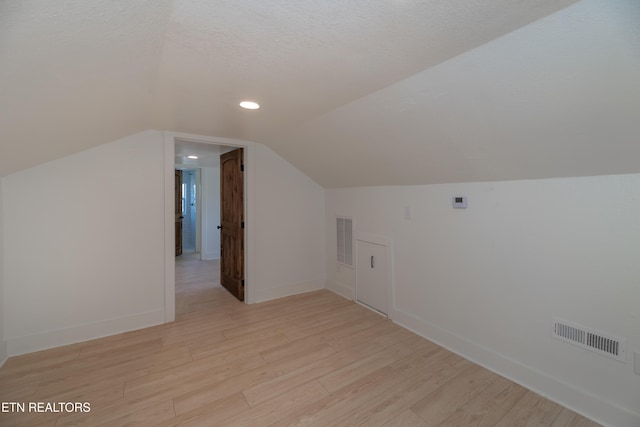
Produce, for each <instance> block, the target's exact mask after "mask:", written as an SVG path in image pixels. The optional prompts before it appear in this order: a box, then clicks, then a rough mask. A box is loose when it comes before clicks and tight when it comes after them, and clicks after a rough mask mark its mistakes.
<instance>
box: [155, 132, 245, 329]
mask: <svg viewBox="0 0 640 427" xmlns="http://www.w3.org/2000/svg"><path fill="white" fill-rule="evenodd" d="M176 141H186V142H198V143H203V144H212V145H225V146H230V147H239V148H244V165H245V168H244V222H245V233H244V250H245V252H244V254H245V263H244V280H245V288H244V292H245V301H244V302H245V304H251V303H253V302H254V293H253V277H254V274H253V273H254V271H255V259H256V257H255V251H256V247H255V239H254V235H255V233H254V232H253V231H252V230H253V229H252V228H251V227H252V225H253V219H254V218H255V214H254V211H255V209H254V206H255V202H254V201H255V188H256V187H255V166H254V163H255V143H254V142H252V141H245V140H241V139H231V138H215V137H209V136H202V135H194V134H188V133H181V132H169V131H165V132H164V228H165V233H164V256H165V259H164V321H165V323H169V322H173V321H174V320H175V318H176V282H175V280H176V278H175V268H176V264H175V230H174V221H175V215H174V212H173V210H174V206H173V185H174V182H173V181H174V172H173V170H174V169H175V143H176Z"/></svg>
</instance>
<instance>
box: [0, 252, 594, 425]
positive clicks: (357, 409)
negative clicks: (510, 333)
mask: <svg viewBox="0 0 640 427" xmlns="http://www.w3.org/2000/svg"><path fill="white" fill-rule="evenodd" d="M217 269H218V264H217V263H216V262H203V261H198V260H197V259H195V258H194V257H193V256H184V257H182V258H181V259H180V260H179V261H178V262H177V265H176V273H177V285H176V295H177V297H176V301H177V302H176V304H177V308H176V310H177V313H178V314H177V320H176V322H174V323H172V324H166V325H160V326H155V327H151V328H146V329H142V330H139V331H133V332H128V333H124V334H120V335H115V336H111V337H107V338H102V339H97V340H93V341H89V342H83V343H79V344H73V345H69V346H65V347H60V348H56V349H52V350H47V351H41V352H38V353H32V354H28V355H24V356H19V357H13V358H11V359H9V360H8V361H7V362H6V364H5V366H4V367H2V368H1V369H0V401H4V402H10V401H14V402H31V401H41V402H89V403H90V404H91V412H89V413H72V414H59V413H58V414H54V413H48V414H28V413H25V414H16V413H0V425H2V426H5V427H9V426H32V425H33V426H54V425H55V426H68V425H88V426H101V425H104V426H142V425H149V426H174V425H194V426H200V425H202V426H259V427H262V426H272V425H273V426H287V425H304V426H327V425H332V426H386V427H391V426H398V427H401V426H402V427H405V426H424V427H436V426H501V427H513V426H530V425H536V426H552V427H569V426H571V427H587V426H589V427H591V426H596V425H597V424H595V423H592V422H591V421H589V420H587V419H585V418H583V417H581V416H579V415H577V414H575V413H573V412H571V411H569V410H568V409H565V408H563V407H561V406H560V405H557V404H555V403H553V402H551V401H549V400H546V399H544V398H542V397H541V396H539V395H537V394H535V393H533V392H531V391H528V390H526V389H524V388H522V387H521V386H519V385H516V384H514V383H512V382H510V381H508V380H506V379H505V378H502V377H500V376H499V375H496V374H494V373H492V372H490V371H488V370H486V369H483V368H481V367H480V366H478V365H475V364H473V363H471V362H469V361H467V360H465V359H463V358H461V357H459V356H457V355H455V354H453V353H450V352H448V351H446V350H444V349H442V348H440V347H438V346H437V345H435V344H433V343H431V342H430V341H427V340H425V339H423V338H420V337H419V336H417V335H415V334H413V333H411V332H409V331H407V330H405V329H403V328H401V327H399V326H397V325H395V324H393V323H392V322H391V321H389V320H386V319H383V318H382V317H380V316H378V315H377V314H375V313H373V312H371V311H369V310H367V309H365V308H363V307H361V306H359V305H357V304H354V303H353V302H351V301H347V300H345V299H344V298H341V297H339V296H337V295H335V294H333V293H331V292H329V291H318V292H312V293H307V294H302V295H295V296H291V297H288V298H283V299H279V300H275V301H269V302H266V303H261V304H254V305H245V304H242V303H240V302H238V301H236V300H235V299H234V298H233V297H232V296H231V295H230V294H228V293H227V291H226V290H224V288H222V287H221V286H220V285H219V284H218V283H217V280H218V275H217V274H218V273H217Z"/></svg>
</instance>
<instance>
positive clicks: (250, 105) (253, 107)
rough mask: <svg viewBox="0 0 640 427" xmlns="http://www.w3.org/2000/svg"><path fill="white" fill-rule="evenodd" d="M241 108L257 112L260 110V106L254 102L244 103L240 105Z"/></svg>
mask: <svg viewBox="0 0 640 427" xmlns="http://www.w3.org/2000/svg"><path fill="white" fill-rule="evenodd" d="M240 106H241V107H242V108H246V109H247V110H257V109H258V108H260V104H258V103H257V102H253V101H242V102H241V103H240Z"/></svg>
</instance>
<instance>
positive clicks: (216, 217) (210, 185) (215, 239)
mask: <svg viewBox="0 0 640 427" xmlns="http://www.w3.org/2000/svg"><path fill="white" fill-rule="evenodd" d="M200 170H201V175H200V176H201V179H202V236H203V239H202V259H218V258H220V230H218V228H217V227H218V225H220V168H205V167H203V168H201V169H200Z"/></svg>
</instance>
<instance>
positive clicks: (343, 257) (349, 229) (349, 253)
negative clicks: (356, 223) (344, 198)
mask: <svg viewBox="0 0 640 427" xmlns="http://www.w3.org/2000/svg"><path fill="white" fill-rule="evenodd" d="M336 228H337V230H338V235H337V238H338V262H339V263H340V264H345V265H348V266H349V267H353V220H352V219H351V218H346V217H338V219H337V222H336Z"/></svg>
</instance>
